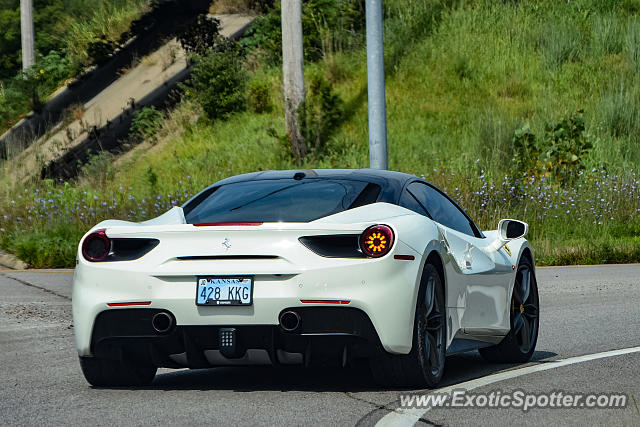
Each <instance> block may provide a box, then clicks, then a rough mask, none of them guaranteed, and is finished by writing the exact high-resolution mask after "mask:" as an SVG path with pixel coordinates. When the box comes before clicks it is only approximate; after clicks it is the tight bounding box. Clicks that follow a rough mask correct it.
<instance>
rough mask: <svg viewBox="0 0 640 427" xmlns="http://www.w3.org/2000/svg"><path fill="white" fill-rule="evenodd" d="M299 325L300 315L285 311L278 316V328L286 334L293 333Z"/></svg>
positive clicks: (300, 321)
mask: <svg viewBox="0 0 640 427" xmlns="http://www.w3.org/2000/svg"><path fill="white" fill-rule="evenodd" d="M301 323H302V320H301V319H300V315H299V314H298V313H296V312H295V311H285V312H284V313H282V314H281V315H280V327H281V328H282V329H283V330H284V331H286V332H294V331H295V330H297V329H298V328H299V327H300V324H301Z"/></svg>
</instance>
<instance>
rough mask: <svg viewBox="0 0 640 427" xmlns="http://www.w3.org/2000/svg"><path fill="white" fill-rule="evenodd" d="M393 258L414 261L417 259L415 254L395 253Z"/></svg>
mask: <svg viewBox="0 0 640 427" xmlns="http://www.w3.org/2000/svg"><path fill="white" fill-rule="evenodd" d="M393 259H403V260H405V261H413V260H414V259H416V257H414V256H413V255H394V256H393Z"/></svg>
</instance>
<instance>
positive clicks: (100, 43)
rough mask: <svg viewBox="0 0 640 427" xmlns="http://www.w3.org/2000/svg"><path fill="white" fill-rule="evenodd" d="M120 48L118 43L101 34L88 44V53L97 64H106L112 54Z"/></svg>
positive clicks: (90, 58)
mask: <svg viewBox="0 0 640 427" xmlns="http://www.w3.org/2000/svg"><path fill="white" fill-rule="evenodd" d="M117 48H118V43H116V42H115V41H113V40H111V39H109V38H107V36H105V35H101V36H100V37H99V38H97V39H95V40H94V41H92V42H90V43H89V45H88V46H87V55H89V60H90V61H91V62H92V63H93V64H96V65H104V64H106V63H107V62H109V59H111V55H113V52H115V50H116V49H117Z"/></svg>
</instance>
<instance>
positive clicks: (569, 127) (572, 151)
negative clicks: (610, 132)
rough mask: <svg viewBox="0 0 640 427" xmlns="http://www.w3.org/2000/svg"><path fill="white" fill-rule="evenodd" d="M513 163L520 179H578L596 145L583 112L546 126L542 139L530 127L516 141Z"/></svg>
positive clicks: (517, 132)
mask: <svg viewBox="0 0 640 427" xmlns="http://www.w3.org/2000/svg"><path fill="white" fill-rule="evenodd" d="M513 146H514V156H513V163H514V167H515V169H516V174H515V175H516V176H523V175H524V174H525V173H526V174H527V175H529V176H540V175H544V176H546V177H553V178H555V179H556V180H558V181H567V180H572V179H574V178H575V177H576V176H577V174H578V172H579V171H581V170H583V169H584V168H585V167H584V163H585V160H586V157H587V154H588V153H589V150H591V148H592V145H591V142H590V140H589V135H588V134H587V133H586V129H585V122H584V115H583V112H582V110H578V111H576V112H575V113H572V114H571V115H570V116H569V117H566V118H564V119H562V120H559V121H551V122H548V123H547V124H546V125H545V130H544V135H543V137H542V138H539V137H536V135H535V134H534V133H533V132H532V131H531V128H530V127H529V125H528V124H526V125H524V126H523V127H522V128H521V129H518V130H517V131H516V132H515V134H514V137H513Z"/></svg>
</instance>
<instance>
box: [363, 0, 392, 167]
mask: <svg viewBox="0 0 640 427" xmlns="http://www.w3.org/2000/svg"><path fill="white" fill-rule="evenodd" d="M366 19H367V85H368V94H367V95H368V103H369V165H370V167H371V168H373V169H387V168H388V167H389V159H388V154H387V106H386V100H385V88H384V34H383V28H382V0H366Z"/></svg>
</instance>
